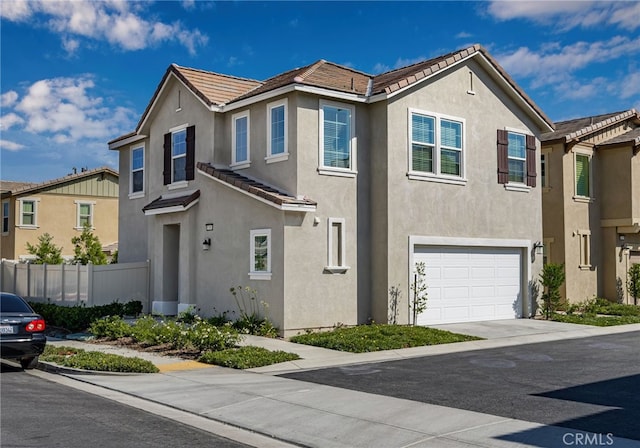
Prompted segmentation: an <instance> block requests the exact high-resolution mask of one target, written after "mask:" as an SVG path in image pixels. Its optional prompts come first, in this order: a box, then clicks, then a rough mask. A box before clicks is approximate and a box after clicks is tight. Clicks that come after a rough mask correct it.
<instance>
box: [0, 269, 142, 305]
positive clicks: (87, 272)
mask: <svg viewBox="0 0 640 448" xmlns="http://www.w3.org/2000/svg"><path fill="white" fill-rule="evenodd" d="M0 290H2V291H4V292H12V293H14V294H17V295H19V296H22V297H24V298H25V299H27V300H29V301H31V302H47V301H49V302H51V303H55V304H57V305H64V306H73V305H80V304H84V305H86V306H95V305H108V304H110V303H112V302H114V301H116V300H117V301H118V302H120V303H126V302H129V301H130V300H139V301H141V302H142V305H143V307H144V311H145V312H149V311H150V306H149V261H143V262H139V263H116V264H107V265H92V264H89V265H79V264H76V265H73V264H57V265H53V264H29V263H18V262H15V261H10V260H2V261H1V262H0Z"/></svg>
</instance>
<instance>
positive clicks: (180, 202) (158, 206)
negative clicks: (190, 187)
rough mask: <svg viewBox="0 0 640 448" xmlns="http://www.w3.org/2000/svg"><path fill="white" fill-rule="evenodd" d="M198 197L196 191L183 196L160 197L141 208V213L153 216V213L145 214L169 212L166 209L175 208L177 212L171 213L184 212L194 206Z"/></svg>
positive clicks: (198, 193)
mask: <svg viewBox="0 0 640 448" xmlns="http://www.w3.org/2000/svg"><path fill="white" fill-rule="evenodd" d="M199 197H200V190H196V191H193V192H189V193H186V194H183V195H178V196H174V195H171V196H165V197H163V196H160V197H158V198H157V199H154V200H153V201H151V202H149V203H148V204H147V205H145V206H144V207H142V211H143V212H145V214H154V213H147V212H150V211H162V210H165V211H166V212H169V210H167V209H175V208H177V209H178V210H171V211H184V210H186V209H188V208H189V207H190V206H192V205H195V204H194V201H195V200H196V199H198V198H199Z"/></svg>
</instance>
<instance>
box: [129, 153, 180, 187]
mask: <svg viewBox="0 0 640 448" xmlns="http://www.w3.org/2000/svg"><path fill="white" fill-rule="evenodd" d="M185 149H186V146H185ZM185 156H186V154H185ZM185 160H186V159H185ZM143 193H144V145H142V146H137V147H135V148H133V149H131V176H130V179H129V195H130V196H133V195H142V194H143Z"/></svg>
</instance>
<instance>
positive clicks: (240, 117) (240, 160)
mask: <svg viewBox="0 0 640 448" xmlns="http://www.w3.org/2000/svg"><path fill="white" fill-rule="evenodd" d="M232 121H233V130H232V133H233V134H232V142H231V147H232V159H231V167H233V168H246V167H248V166H249V164H250V162H251V157H250V151H251V146H250V138H249V111H246V112H242V113H240V114H235V115H233V117H232Z"/></svg>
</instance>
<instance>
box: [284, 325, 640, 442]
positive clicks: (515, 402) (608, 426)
mask: <svg viewBox="0 0 640 448" xmlns="http://www.w3.org/2000/svg"><path fill="white" fill-rule="evenodd" d="M281 376H282V377H286V378H291V379H296V380H302V381H307V382H313V383H317V384H324V385H329V386H335V387H340V388H346V389H351V390H357V391H362V392H368V393H374V394H379V395H384V396H390V397H395V398H404V399H408V400H413V401H419V402H423V403H429V404H437V405H442V406H448V407H453V408H457V409H465V410H470V411H477V412H482V413H488V414H493V415H497V416H502V417H508V418H514V419H519V420H525V421H530V422H537V423H542V424H547V425H557V426H561V427H566V428H572V429H576V430H583V431H590V432H594V433H599V434H603V435H607V434H613V435H614V436H618V437H625V438H629V439H635V440H640V425H638V416H639V415H640V394H638V390H640V332H629V333H621V334H613V335H606V336H594V337H588V338H580V339H568V340H561V341H553V342H544V343H536V344H528V345H520V346H513V347H505V348H495V349H486V350H476V351H469V352H462V353H452V354H445V355H436V356H427V357H419V358H411V359H404V360H399V361H387V362H378V363H370V364H358V365H350V366H341V367H332V368H326V369H318V370H308V371H301V372H295V373H289V374H284V375H281Z"/></svg>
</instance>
